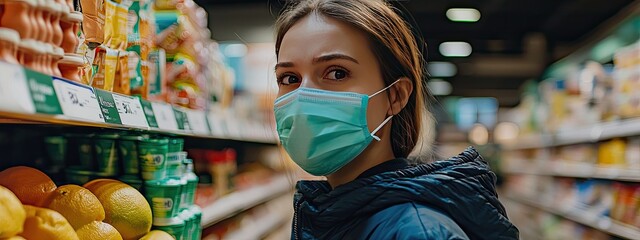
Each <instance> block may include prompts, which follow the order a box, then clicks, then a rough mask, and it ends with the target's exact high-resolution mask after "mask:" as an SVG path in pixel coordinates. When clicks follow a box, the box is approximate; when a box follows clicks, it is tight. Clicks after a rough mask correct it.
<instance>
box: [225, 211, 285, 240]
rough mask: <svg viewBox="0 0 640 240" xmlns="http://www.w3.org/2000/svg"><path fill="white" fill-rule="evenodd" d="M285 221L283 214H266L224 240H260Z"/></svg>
mask: <svg viewBox="0 0 640 240" xmlns="http://www.w3.org/2000/svg"><path fill="white" fill-rule="evenodd" d="M286 220H287V216H286V215H284V214H268V215H266V216H264V217H261V218H260V219H258V220H255V221H254V222H253V223H256V224H253V223H252V224H250V225H246V226H244V227H242V228H240V229H238V230H236V231H234V232H231V233H229V234H228V235H227V236H225V237H224V239H231V240H255V239H262V238H263V237H265V236H266V235H267V234H269V233H271V232H272V231H274V230H276V228H277V227H278V226H280V225H282V224H284V222H285V221H286Z"/></svg>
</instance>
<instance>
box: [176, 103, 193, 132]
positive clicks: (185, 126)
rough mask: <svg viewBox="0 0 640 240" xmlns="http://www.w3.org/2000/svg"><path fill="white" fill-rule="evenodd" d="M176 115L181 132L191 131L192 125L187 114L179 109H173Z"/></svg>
mask: <svg viewBox="0 0 640 240" xmlns="http://www.w3.org/2000/svg"><path fill="white" fill-rule="evenodd" d="M173 112H174V114H175V115H176V122H177V123H178V128H179V129H180V130H185V131H189V132H190V131H191V125H190V124H189V119H188V118H187V114H186V113H185V112H184V111H182V110H180V109H178V108H174V109H173Z"/></svg>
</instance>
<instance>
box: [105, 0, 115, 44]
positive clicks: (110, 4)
mask: <svg viewBox="0 0 640 240" xmlns="http://www.w3.org/2000/svg"><path fill="white" fill-rule="evenodd" d="M104 5H105V19H104V45H106V46H107V47H109V48H113V49H116V48H117V47H118V46H116V44H117V39H116V38H117V37H116V28H117V25H118V21H117V18H116V11H117V6H118V4H117V3H116V2H114V1H111V0H104Z"/></svg>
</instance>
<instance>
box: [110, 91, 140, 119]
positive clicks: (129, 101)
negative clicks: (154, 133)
mask: <svg viewBox="0 0 640 240" xmlns="http://www.w3.org/2000/svg"><path fill="white" fill-rule="evenodd" d="M113 101H114V102H115V103H116V108H117V109H118V114H120V120H121V121H122V124H126V125H131V126H138V127H149V124H148V123H147V117H146V116H145V115H144V110H143V109H142V104H140V100H139V99H138V98H137V97H131V96H125V95H120V94H116V93H114V94H113Z"/></svg>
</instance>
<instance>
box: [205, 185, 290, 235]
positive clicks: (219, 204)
mask: <svg viewBox="0 0 640 240" xmlns="http://www.w3.org/2000/svg"><path fill="white" fill-rule="evenodd" d="M292 187H293V186H292V184H291V182H290V179H289V177H287V176H286V175H280V176H277V177H274V178H273V179H271V181H270V182H269V183H267V184H265V185H262V186H258V187H253V188H250V189H247V190H242V191H237V192H233V193H230V194H229V195H227V196H224V197H222V198H220V199H218V200H216V201H215V202H213V203H212V204H210V205H208V206H206V207H204V208H203V209H202V223H201V225H202V227H208V226H211V225H213V224H216V223H218V222H220V221H223V220H225V219H227V218H230V217H233V216H235V215H236V214H238V213H240V212H243V211H245V210H247V209H249V208H252V207H255V206H257V205H260V204H262V203H264V202H266V201H268V200H270V199H273V198H275V197H278V196H281V195H283V194H286V193H287V192H289V191H290V190H291V189H292Z"/></svg>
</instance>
